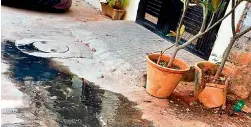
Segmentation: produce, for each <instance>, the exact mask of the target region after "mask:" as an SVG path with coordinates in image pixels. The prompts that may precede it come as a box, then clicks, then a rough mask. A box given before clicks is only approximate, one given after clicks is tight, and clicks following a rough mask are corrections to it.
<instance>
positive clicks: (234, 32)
mask: <svg viewBox="0 0 251 127" xmlns="http://www.w3.org/2000/svg"><path fill="white" fill-rule="evenodd" d="M234 5H235V0H232V8H233V7H234ZM231 26H232V33H233V36H235V34H236V31H235V11H233V12H232V15H231Z"/></svg>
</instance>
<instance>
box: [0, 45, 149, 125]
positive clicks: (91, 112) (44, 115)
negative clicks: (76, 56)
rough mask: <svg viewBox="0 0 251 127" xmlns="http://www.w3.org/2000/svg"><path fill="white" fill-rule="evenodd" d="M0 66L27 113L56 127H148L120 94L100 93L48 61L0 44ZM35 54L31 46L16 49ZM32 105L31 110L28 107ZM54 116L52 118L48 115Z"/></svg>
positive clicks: (101, 91) (13, 46)
mask: <svg viewBox="0 0 251 127" xmlns="http://www.w3.org/2000/svg"><path fill="white" fill-rule="evenodd" d="M1 45H2V49H1V50H2V62H5V63H7V64H9V65H10V68H9V76H10V78H11V79H13V82H16V83H18V84H21V85H19V87H20V90H21V91H23V92H24V94H26V95H27V96H29V98H30V100H31V104H30V105H31V109H30V111H31V113H33V114H34V115H35V116H37V117H38V119H41V120H43V119H47V121H48V119H53V120H54V121H56V123H57V124H58V125H59V126H72V127H82V126H85V127H86V126H87V127H99V126H112V127H123V126H125V127H128V126H140V127H141V126H152V123H151V122H149V121H147V120H144V119H141V115H142V113H141V112H140V111H139V110H137V109H136V108H134V106H135V105H136V103H133V102H130V101H129V100H128V99H127V98H125V97H124V96H122V95H121V94H117V93H113V92H110V91H106V90H101V89H99V88H98V87H97V86H95V85H94V84H92V83H90V82H88V81H86V80H85V79H83V78H79V77H77V76H73V75H71V74H69V73H66V72H61V71H59V70H57V69H55V68H53V67H51V66H50V64H49V63H50V60H49V59H45V58H40V57H34V56H29V55H27V54H24V53H22V52H21V51H19V50H18V49H17V48H16V47H15V44H14V43H13V42H10V41H6V42H2V43H1ZM19 48H21V49H25V50H29V51H33V52H34V51H36V49H34V48H33V47H32V46H31V45H26V46H22V47H19ZM33 105H34V107H35V108H34V109H35V110H34V109H33V108H32V106H33ZM52 114H54V115H52Z"/></svg>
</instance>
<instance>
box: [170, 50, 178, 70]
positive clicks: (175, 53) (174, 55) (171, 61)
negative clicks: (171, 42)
mask: <svg viewBox="0 0 251 127" xmlns="http://www.w3.org/2000/svg"><path fill="white" fill-rule="evenodd" d="M178 51H179V48H178V47H177V48H175V50H174V52H173V54H172V57H171V59H170V60H169V62H168V65H167V67H168V68H170V67H172V64H173V61H174V59H175V57H176V55H177V53H178Z"/></svg>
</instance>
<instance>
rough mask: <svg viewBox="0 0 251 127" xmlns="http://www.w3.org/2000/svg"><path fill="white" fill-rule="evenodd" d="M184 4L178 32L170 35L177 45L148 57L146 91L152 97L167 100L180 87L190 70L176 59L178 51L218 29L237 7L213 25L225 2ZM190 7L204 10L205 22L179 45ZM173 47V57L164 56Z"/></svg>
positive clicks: (196, 0) (207, 0) (204, 0)
mask: <svg viewBox="0 0 251 127" xmlns="http://www.w3.org/2000/svg"><path fill="white" fill-rule="evenodd" d="M182 2H183V4H184V6H183V13H182V16H181V19H180V21H179V24H178V28H177V31H176V33H175V32H172V33H170V34H168V36H174V35H175V37H176V40H175V43H174V44H173V45H172V46H170V47H167V48H165V49H163V50H161V51H158V52H160V53H156V52H155V53H152V54H148V56H147V85H146V91H147V92H148V93H149V94H151V95H152V96H155V97H158V98H167V97H168V96H169V95H170V94H171V93H172V92H173V90H174V89H175V87H176V86H177V85H178V83H179V81H180V80H181V78H182V76H183V74H184V73H185V72H186V71H188V70H189V69H190V67H189V65H188V64H187V63H186V62H184V61H182V60H180V59H177V58H176V55H177V53H178V51H179V50H181V49H184V48H185V47H186V46H188V45H190V44H191V43H192V42H193V41H195V40H196V39H198V38H200V37H202V36H203V35H204V34H205V33H207V32H209V31H210V30H211V29H213V28H214V27H216V26H217V25H218V24H219V23H221V22H222V21H223V20H224V19H225V18H226V17H228V16H229V15H230V14H231V13H232V12H233V10H234V9H235V8H236V7H237V6H234V7H233V8H232V10H231V11H230V12H229V13H227V14H226V15H225V16H223V17H222V18H221V19H219V20H218V21H216V22H215V23H213V19H214V17H215V14H216V13H217V12H218V11H219V10H220V8H221V7H224V6H225V4H226V3H225V2H221V0H193V1H191V0H182ZM188 6H201V7H202V8H203V21H202V25H201V27H200V30H199V32H198V33H197V34H196V35H194V36H193V37H191V38H190V39H188V41H186V42H185V43H183V44H181V45H179V41H180V39H181V36H182V34H183V33H184V31H185V25H184V24H183V21H184V17H185V14H186V12H187V8H188ZM209 13H212V17H211V20H210V21H209V22H208V23H207V17H208V14H209ZM173 47H174V50H173V52H172V55H171V56H168V55H164V53H165V51H167V50H168V49H170V48H173Z"/></svg>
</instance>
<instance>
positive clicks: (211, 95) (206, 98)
mask: <svg viewBox="0 0 251 127" xmlns="http://www.w3.org/2000/svg"><path fill="white" fill-rule="evenodd" d="M226 95H227V86H226V85H219V84H214V83H207V84H206V87H205V88H204V89H203V90H202V92H201V93H200V94H199V96H198V98H199V100H200V102H201V103H203V105H204V106H205V107H207V108H215V107H220V106H225V104H226V99H227V98H226V97H227V96H226Z"/></svg>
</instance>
